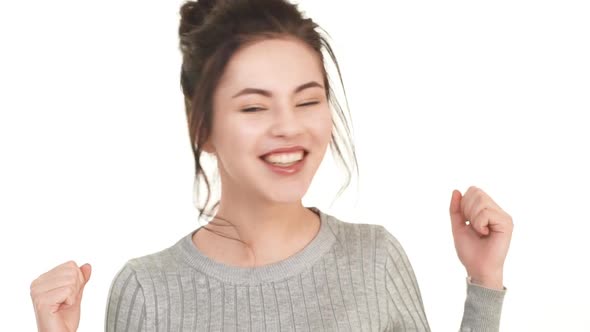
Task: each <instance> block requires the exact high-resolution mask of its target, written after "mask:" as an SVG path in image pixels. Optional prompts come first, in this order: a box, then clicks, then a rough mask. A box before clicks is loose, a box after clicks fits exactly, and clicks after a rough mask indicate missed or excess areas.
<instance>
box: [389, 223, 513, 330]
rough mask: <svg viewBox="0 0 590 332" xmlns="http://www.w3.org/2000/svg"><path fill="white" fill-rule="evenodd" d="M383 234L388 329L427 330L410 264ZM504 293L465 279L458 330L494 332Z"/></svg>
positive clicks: (393, 241) (395, 243)
mask: <svg viewBox="0 0 590 332" xmlns="http://www.w3.org/2000/svg"><path fill="white" fill-rule="evenodd" d="M381 227H382V226H381ZM383 231H384V234H385V248H386V250H385V254H386V256H387V257H386V260H385V285H386V290H387V295H388V313H389V326H390V327H391V328H392V329H394V330H396V331H397V330H403V331H430V327H429V325H428V321H427V319H426V314H425V311H424V305H423V303H422V297H421V294H420V289H419V287H418V282H417V280H416V277H415V274H414V270H413V269H412V265H411V264H410V261H409V260H408V258H407V255H406V253H405V251H404V249H403V248H402V246H401V244H400V243H399V242H398V241H397V239H396V238H395V237H394V236H393V235H392V234H391V233H390V232H389V231H387V230H386V229H385V228H384V227H383ZM505 292H506V290H505V289H504V290H494V289H489V288H485V287H481V286H478V285H476V284H473V283H471V282H470V281H469V280H467V297H466V299H465V307H464V311H463V319H462V321H461V327H460V331H461V332H472V331H478V332H479V331H482V332H488V331H490V332H491V331H498V330H499V326H500V313H501V311H502V302H503V299H504V294H505Z"/></svg>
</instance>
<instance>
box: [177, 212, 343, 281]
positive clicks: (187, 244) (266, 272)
mask: <svg viewBox="0 0 590 332" xmlns="http://www.w3.org/2000/svg"><path fill="white" fill-rule="evenodd" d="M308 209H310V210H312V211H313V212H315V213H316V214H318V215H319V217H320V229H319V231H318V233H317V234H316V236H315V237H314V238H313V239H312V240H311V241H310V242H309V243H308V244H307V245H306V246H305V247H303V249H301V250H300V251H298V252H297V253H295V254H293V255H291V256H289V257H287V258H285V259H283V260H281V261H278V262H275V263H271V264H266V265H263V266H257V267H253V268H251V267H239V266H233V265H227V264H224V263H221V262H218V261H216V260H213V259H211V258H209V257H208V256H206V255H205V254H203V252H201V251H200V250H199V249H198V248H197V247H196V246H195V245H194V244H193V241H192V237H193V234H194V233H195V232H197V231H198V230H199V229H200V228H201V227H203V226H201V227H199V228H198V229H196V230H194V231H192V232H190V233H189V234H187V235H186V236H185V237H183V238H182V239H181V240H180V241H179V242H178V243H177V245H176V246H175V247H176V248H177V250H179V251H180V254H181V255H182V256H183V257H184V259H185V261H186V262H187V263H188V264H189V265H190V266H191V267H194V268H196V269H197V270H198V271H201V272H202V273H204V274H207V275H209V276H211V277H214V278H216V279H218V280H220V281H222V282H225V283H232V284H250V285H255V284H260V283H264V282H273V281H280V280H283V279H286V278H288V277H290V276H292V275H295V274H298V273H300V272H302V271H303V270H304V269H306V268H308V267H311V266H312V265H313V264H314V263H315V262H316V261H317V260H319V259H320V258H321V257H322V256H323V255H324V254H325V253H326V252H327V251H328V250H329V249H330V248H331V246H332V244H333V243H334V240H335V239H336V237H335V235H334V233H333V232H332V230H331V227H330V225H328V222H329V217H330V216H329V215H327V214H325V213H324V212H322V211H320V210H319V209H318V208H316V207H308Z"/></svg>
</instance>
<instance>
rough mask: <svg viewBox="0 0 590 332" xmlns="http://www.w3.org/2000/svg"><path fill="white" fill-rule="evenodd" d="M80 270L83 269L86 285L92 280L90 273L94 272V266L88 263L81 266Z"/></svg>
mask: <svg viewBox="0 0 590 332" xmlns="http://www.w3.org/2000/svg"><path fill="white" fill-rule="evenodd" d="M80 271H82V275H83V276H84V286H86V283H88V280H90V275H91V274H92V266H91V265H90V264H88V263H86V264H84V265H82V266H80Z"/></svg>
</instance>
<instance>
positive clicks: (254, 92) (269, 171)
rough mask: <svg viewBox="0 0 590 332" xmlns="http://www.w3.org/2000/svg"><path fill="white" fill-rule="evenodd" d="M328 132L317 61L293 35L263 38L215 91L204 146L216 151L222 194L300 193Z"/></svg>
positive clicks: (280, 196)
mask: <svg viewBox="0 0 590 332" xmlns="http://www.w3.org/2000/svg"><path fill="white" fill-rule="evenodd" d="M331 132H332V117H331V111H330V107H329V105H328V101H327V99H326V93H325V87H324V79H323V75H322V67H321V64H320V60H319V57H318V55H317V54H316V53H314V51H313V50H312V49H310V48H308V46H306V45H305V44H304V43H302V42H300V41H297V40H294V39H266V40H261V41H257V42H254V43H252V44H248V45H247V46H245V47H243V48H241V49H240V50H238V51H237V52H236V53H235V54H234V55H233V56H232V58H231V59H230V61H229V63H228V65H227V66H226V69H225V72H224V74H223V76H222V77H221V80H220V83H219V85H218V86H217V89H216V90H215V93H214V96H213V129H212V132H211V137H210V140H209V141H208V144H207V146H208V148H207V150H208V151H210V152H213V153H214V154H215V155H216V157H217V162H218V166H219V172H220V176H221V182H222V195H223V194H224V192H226V193H227V191H231V192H233V194H239V195H242V194H245V195H255V198H259V199H263V200H265V201H269V202H281V203H287V202H296V201H298V200H301V198H302V197H303V195H304V194H305V192H306V191H307V189H308V188H309V185H310V183H311V180H312V178H313V176H314V174H315V172H316V170H317V169H318V167H319V165H320V163H321V161H322V159H323V157H324V154H325V152H326V149H327V146H328V145H329V143H330V138H331ZM278 149H283V150H284V149H287V150H288V152H284V151H283V152H281V151H275V150H278ZM273 151H275V152H274V153H273ZM248 197H252V196H248Z"/></svg>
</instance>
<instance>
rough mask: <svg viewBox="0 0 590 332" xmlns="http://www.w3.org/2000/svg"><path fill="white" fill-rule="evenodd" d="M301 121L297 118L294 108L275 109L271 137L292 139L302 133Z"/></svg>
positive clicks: (281, 107) (282, 107)
mask: <svg viewBox="0 0 590 332" xmlns="http://www.w3.org/2000/svg"><path fill="white" fill-rule="evenodd" d="M303 127H304V126H303V123H302V119H300V117H298V114H297V109H296V108H295V106H290V105H283V106H279V107H275V111H274V112H273V117H272V125H271V128H270V133H271V135H272V136H278V137H293V136H297V135H299V134H300V133H302V132H303Z"/></svg>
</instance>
